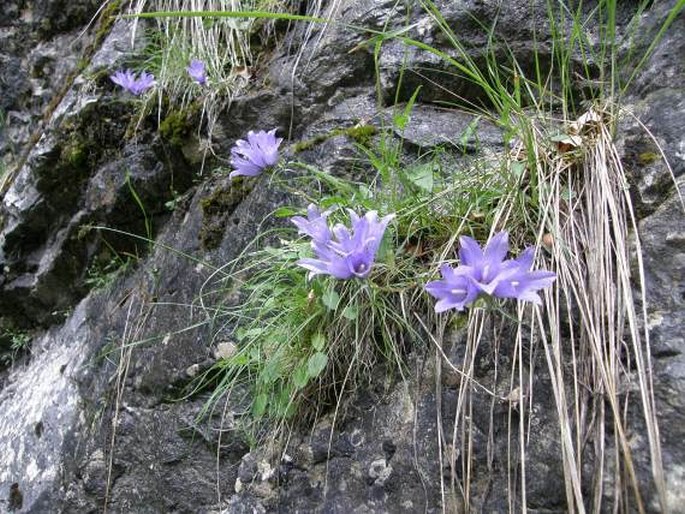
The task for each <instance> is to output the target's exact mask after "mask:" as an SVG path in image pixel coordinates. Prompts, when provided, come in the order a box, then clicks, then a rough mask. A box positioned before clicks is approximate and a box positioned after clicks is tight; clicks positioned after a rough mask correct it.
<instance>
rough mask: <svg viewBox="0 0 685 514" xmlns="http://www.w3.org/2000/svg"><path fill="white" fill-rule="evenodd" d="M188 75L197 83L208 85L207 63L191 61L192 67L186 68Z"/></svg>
mask: <svg viewBox="0 0 685 514" xmlns="http://www.w3.org/2000/svg"><path fill="white" fill-rule="evenodd" d="M186 70H187V71H188V75H190V78H191V79H193V80H194V81H195V82H197V83H198V84H200V85H201V86H204V85H205V84H207V72H206V71H205V63H203V62H202V61H200V60H198V59H193V60H192V61H190V65H189V66H188V67H187V68H186Z"/></svg>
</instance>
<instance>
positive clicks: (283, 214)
mask: <svg viewBox="0 0 685 514" xmlns="http://www.w3.org/2000/svg"><path fill="white" fill-rule="evenodd" d="M295 214H297V211H296V210H295V209H293V208H292V207H279V208H278V209H276V210H275V211H274V216H276V217H277V218H289V217H290V216H294V215H295Z"/></svg>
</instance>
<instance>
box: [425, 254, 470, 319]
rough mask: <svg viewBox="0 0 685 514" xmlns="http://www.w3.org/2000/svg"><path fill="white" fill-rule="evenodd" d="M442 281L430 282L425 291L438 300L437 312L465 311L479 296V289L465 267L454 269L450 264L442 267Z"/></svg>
mask: <svg viewBox="0 0 685 514" xmlns="http://www.w3.org/2000/svg"><path fill="white" fill-rule="evenodd" d="M440 273H441V274H442V280H434V281H433V282H428V284H426V286H425V289H426V291H428V293H429V294H430V295H431V296H433V297H434V298H437V299H438V301H437V303H436V304H435V312H444V311H446V310H449V309H457V310H458V311H463V310H464V308H465V307H466V306H467V305H468V304H470V303H471V302H473V301H474V300H475V299H476V298H477V297H478V294H479V292H480V291H479V290H478V287H476V285H475V284H474V283H473V280H472V279H471V277H470V275H469V271H468V270H466V269H465V268H464V267H461V266H460V267H457V268H456V269H454V268H452V267H451V266H450V265H448V264H443V265H442V266H440Z"/></svg>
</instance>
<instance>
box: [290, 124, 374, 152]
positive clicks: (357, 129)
mask: <svg viewBox="0 0 685 514" xmlns="http://www.w3.org/2000/svg"><path fill="white" fill-rule="evenodd" d="M377 131H378V129H377V128H376V127H374V126H373V125H362V124H359V125H355V126H354V127H347V128H337V129H333V130H331V131H330V132H328V133H326V134H319V135H317V136H314V137H313V138H311V139H307V140H305V141H299V142H297V143H295V144H294V145H293V152H295V153H298V152H304V151H306V150H311V149H312V148H314V147H315V146H317V145H320V144H321V143H324V142H326V141H328V140H329V139H331V138H334V137H337V136H347V137H349V138H350V139H352V140H353V141H354V142H355V143H358V144H360V145H366V144H368V143H369V140H370V139H371V138H372V137H373V136H374V135H375V134H376V132H377Z"/></svg>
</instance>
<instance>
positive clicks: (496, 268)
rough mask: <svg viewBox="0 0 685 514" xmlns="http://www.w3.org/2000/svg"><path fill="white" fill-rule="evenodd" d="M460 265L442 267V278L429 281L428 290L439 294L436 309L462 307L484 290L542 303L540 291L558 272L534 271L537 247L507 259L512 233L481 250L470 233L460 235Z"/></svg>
mask: <svg viewBox="0 0 685 514" xmlns="http://www.w3.org/2000/svg"><path fill="white" fill-rule="evenodd" d="M459 241H460V243H461V247H460V249H459V260H460V263H459V266H457V267H456V268H452V267H451V266H449V265H447V264H443V265H442V266H441V267H440V273H441V274H442V280H435V281H432V282H429V283H428V284H426V286H425V289H426V291H427V292H428V293H429V294H430V295H431V296H433V297H434V298H436V299H437V300H438V302H437V303H436V305H435V311H436V312H443V311H446V310H449V309H457V310H459V311H461V310H464V308H465V307H466V306H467V305H468V304H470V303H472V302H474V301H475V300H476V298H478V296H479V295H480V294H482V293H485V294H487V295H491V296H494V297H496V298H514V299H517V300H521V301H528V302H533V303H535V304H536V305H540V304H542V300H541V299H540V296H539V295H538V294H537V291H539V290H540V289H543V288H545V287H548V286H550V285H552V283H553V282H554V280H555V279H556V274H555V273H553V272H551V271H542V270H537V271H532V270H531V268H532V266H533V260H534V254H535V251H534V249H533V248H527V249H526V250H525V251H524V252H523V253H522V254H521V255H520V256H519V257H518V258H516V259H507V260H505V257H506V255H507V252H508V251H509V244H508V234H507V233H506V232H505V231H502V232H499V233H498V234H495V235H494V236H493V237H492V238H491V239H490V241H488V243H487V245H486V246H485V249H483V250H481V248H480V246H479V245H478V243H477V242H476V241H475V240H473V239H472V238H470V237H468V236H462V237H461V238H459Z"/></svg>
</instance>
